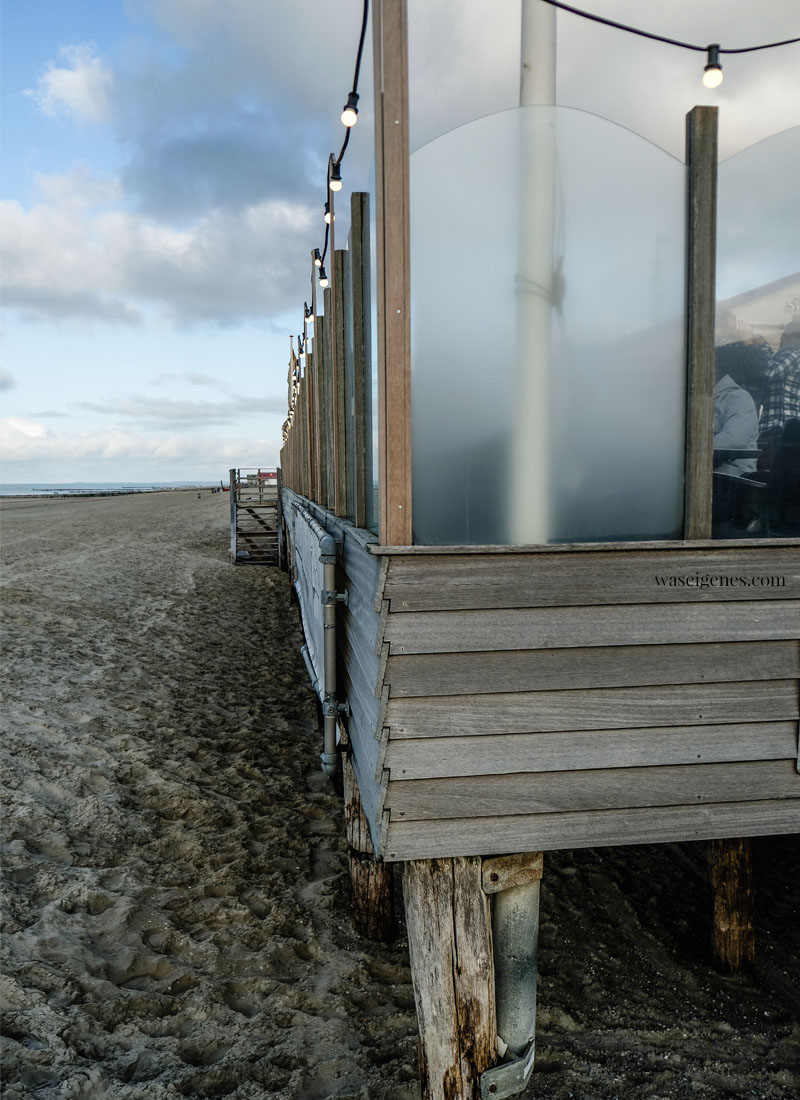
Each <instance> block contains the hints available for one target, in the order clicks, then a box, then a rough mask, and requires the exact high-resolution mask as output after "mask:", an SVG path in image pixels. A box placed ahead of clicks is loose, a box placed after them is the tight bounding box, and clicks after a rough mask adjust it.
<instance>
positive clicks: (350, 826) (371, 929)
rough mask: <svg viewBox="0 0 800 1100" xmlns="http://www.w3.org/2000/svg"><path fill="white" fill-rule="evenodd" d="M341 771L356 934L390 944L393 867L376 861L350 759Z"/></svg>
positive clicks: (392, 919)
mask: <svg viewBox="0 0 800 1100" xmlns="http://www.w3.org/2000/svg"><path fill="white" fill-rule="evenodd" d="M342 771H343V779H344V819H345V829H346V832H347V844H348V849H349V851H348V857H349V861H350V886H351V891H352V900H353V924H354V925H355V928H356V931H357V932H359V933H360V934H361V935H362V936H366V937H367V939H370V940H377V941H378V942H380V943H391V942H392V940H393V939H394V938H395V935H396V932H397V927H396V924H395V919H394V889H393V881H394V880H393V874H392V864H390V863H379V862H378V861H377V860H376V859H375V854H374V851H373V848H372V840H371V839H370V835H369V825H368V824H367V819H366V817H365V816H364V810H363V807H362V805H361V796H360V794H359V791H358V783H357V782H356V776H355V772H354V771H353V765H352V764H351V762H350V757H349V756H344V757H343V765H342Z"/></svg>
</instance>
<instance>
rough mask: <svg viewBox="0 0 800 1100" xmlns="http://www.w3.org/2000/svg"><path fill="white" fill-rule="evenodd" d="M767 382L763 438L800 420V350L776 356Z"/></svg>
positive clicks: (761, 427)
mask: <svg viewBox="0 0 800 1100" xmlns="http://www.w3.org/2000/svg"><path fill="white" fill-rule="evenodd" d="M764 381H765V383H766V394H765V396H764V404H763V407H762V409H761V423H760V430H761V434H762V435H763V434H764V432H768V431H770V429H772V428H782V427H783V425H784V424H785V423H786V421H787V420H790V419H791V418H792V417H800V347H796V348H786V350H785V351H779V352H778V354H777V355H775V356H773V358H772V361H771V362H770V365H769V367H768V368H767V372H766V374H765V375H764Z"/></svg>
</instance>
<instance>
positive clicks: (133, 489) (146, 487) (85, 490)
mask: <svg viewBox="0 0 800 1100" xmlns="http://www.w3.org/2000/svg"><path fill="white" fill-rule="evenodd" d="M215 485H216V483H215V482H213V481H64V482H50V481H45V482H43V481H33V482H32V481H19V482H12V483H6V484H0V497H67V496H69V497H74V496H101V495H102V496H122V495H123V494H127V493H158V492H161V491H163V490H164V489H208V488H214V487H215Z"/></svg>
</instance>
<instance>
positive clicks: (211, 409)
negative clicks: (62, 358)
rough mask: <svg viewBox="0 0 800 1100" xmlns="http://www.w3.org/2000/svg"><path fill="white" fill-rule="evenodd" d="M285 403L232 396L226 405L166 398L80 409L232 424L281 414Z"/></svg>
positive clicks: (141, 397)
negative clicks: (249, 417) (254, 417)
mask: <svg viewBox="0 0 800 1100" xmlns="http://www.w3.org/2000/svg"><path fill="white" fill-rule="evenodd" d="M285 405H286V403H285V401H282V400H281V399H279V398H277V397H240V396H233V397H231V398H229V399H227V400H225V401H187V400H170V399H169V398H164V397H147V396H145V395H143V394H133V395H132V396H131V397H125V398H117V399H115V400H111V401H82V402H80V403H79V407H80V408H82V409H86V410H87V411H89V412H96V413H104V414H106V415H111V416H125V417H130V418H132V419H136V420H145V421H150V422H153V421H155V422H161V423H163V424H164V425H167V426H169V425H174V424H178V423H183V424H194V425H197V424H230V423H232V422H233V421H234V420H235V419H237V418H238V417H242V416H254V415H259V416H260V415H262V414H263V413H281V412H282V411H285Z"/></svg>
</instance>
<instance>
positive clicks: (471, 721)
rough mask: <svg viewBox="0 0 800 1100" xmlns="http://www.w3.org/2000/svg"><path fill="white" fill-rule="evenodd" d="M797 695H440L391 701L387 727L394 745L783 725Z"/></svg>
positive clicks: (783, 688)
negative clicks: (406, 740) (630, 729)
mask: <svg viewBox="0 0 800 1100" xmlns="http://www.w3.org/2000/svg"><path fill="white" fill-rule="evenodd" d="M797 696H798V688H797V681H796V680H746V681H740V682H728V683H721V684H670V685H667V686H662V687H658V688H655V687H636V688H608V689H604V688H587V689H580V690H577V691H531V692H507V693H505V694H501V695H439V696H432V697H429V698H423V699H419V698H415V699H396V700H393V701H392V700H390V702H389V705H388V708H387V713H386V722H387V725H388V726H389V728H390V730H391V736H392V740H394V739H396V738H401V737H416V738H418V737H464V738H469V737H472V736H476V735H481V734H487V733H488V734H492V733H543V732H546V731H554V730H586V729H622V728H624V727H626V726H682V725H690V724H691V723H697V724H707V723H712V722H736V721H740V722H758V721H778V720H780V719H785V718H797V716H798V698H797ZM465 751H469V749H468V748H466V747H465Z"/></svg>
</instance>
